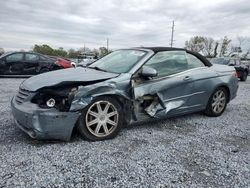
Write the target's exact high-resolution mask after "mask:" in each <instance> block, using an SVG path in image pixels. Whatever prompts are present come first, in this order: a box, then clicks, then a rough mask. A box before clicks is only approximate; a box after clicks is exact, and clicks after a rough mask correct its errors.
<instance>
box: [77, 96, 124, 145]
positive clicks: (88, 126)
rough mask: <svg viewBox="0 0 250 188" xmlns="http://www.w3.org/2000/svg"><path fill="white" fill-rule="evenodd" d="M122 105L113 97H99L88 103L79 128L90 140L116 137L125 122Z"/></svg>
mask: <svg viewBox="0 0 250 188" xmlns="http://www.w3.org/2000/svg"><path fill="white" fill-rule="evenodd" d="M121 110H122V109H121V105H120V104H119V103H118V101H117V100H115V99H114V98H111V97H98V98H96V99H95V100H93V102H92V103H91V104H90V105H88V106H87V107H86V108H85V109H84V110H83V111H82V115H81V116H80V118H79V120H78V123H77V129H78V131H79V133H80V134H81V136H82V137H83V138H85V139H87V140H90V141H99V140H106V139H111V138H114V137H115V136H116V135H117V134H118V132H119V131H120V129H121V127H122V123H123V113H122V111H121Z"/></svg>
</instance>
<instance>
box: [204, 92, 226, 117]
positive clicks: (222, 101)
mask: <svg viewBox="0 0 250 188" xmlns="http://www.w3.org/2000/svg"><path fill="white" fill-rule="evenodd" d="M227 101H228V92H227V90H226V89H225V88H223V87H219V88H217V89H216V90H215V91H214V92H213V94H212V95H211V97H210V98H209V101H208V104H207V108H206V110H205V114H206V115H207V116H211V117H217V116H220V115H221V114H222V113H223V112H224V111H225V109H226V107H227Z"/></svg>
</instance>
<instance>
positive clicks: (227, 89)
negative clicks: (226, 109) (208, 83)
mask: <svg viewBox="0 0 250 188" xmlns="http://www.w3.org/2000/svg"><path fill="white" fill-rule="evenodd" d="M220 87H221V88H224V89H225V90H226V91H227V95H228V97H227V103H229V101H230V99H231V92H230V89H229V87H228V86H227V85H226V84H221V85H218V86H217V87H216V88H215V89H214V90H213V92H212V94H213V93H214V91H215V90H216V89H218V88H220Z"/></svg>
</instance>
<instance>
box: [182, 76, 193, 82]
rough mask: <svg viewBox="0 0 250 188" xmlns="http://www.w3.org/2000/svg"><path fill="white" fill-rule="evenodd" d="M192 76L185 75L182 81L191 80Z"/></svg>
mask: <svg viewBox="0 0 250 188" xmlns="http://www.w3.org/2000/svg"><path fill="white" fill-rule="evenodd" d="M191 79H192V78H191V77H190V76H185V77H184V78H183V80H184V81H188V80H191Z"/></svg>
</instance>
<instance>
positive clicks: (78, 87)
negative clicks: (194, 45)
mask: <svg viewBox="0 0 250 188" xmlns="http://www.w3.org/2000/svg"><path fill="white" fill-rule="evenodd" d="M237 90H238V78H237V75H236V71H235V69H234V68H233V67H229V66H223V65H213V64H211V63H210V62H209V61H208V60H207V59H206V58H204V57H203V56H201V55H200V54H198V53H194V52H191V51H188V50H185V49H178V48H167V47H155V48H131V49H124V50H117V51H114V52H112V53H110V54H108V55H107V56H105V57H103V58H101V59H99V60H97V61H96V62H94V63H92V64H91V65H89V66H88V67H85V68H83V67H77V68H75V69H69V70H58V71H53V72H49V73H46V74H41V75H37V76H33V77H31V78H29V79H27V80H25V81H24V82H23V83H22V84H21V85H20V88H19V91H18V93H17V94H16V96H15V97H13V99H12V101H11V107H12V113H13V115H14V117H15V120H16V124H17V126H19V127H20V128H21V129H22V130H23V131H24V132H26V133H27V134H28V135H30V136H31V137H32V138H36V139H60V140H69V139H70V137H71V133H72V130H73V128H74V127H76V128H77V129H78V131H79V133H80V134H81V135H82V137H83V138H85V139H87V140H91V141H98V140H104V139H110V138H113V137H115V136H116V135H117V134H118V132H119V131H120V129H121V128H122V127H123V125H125V124H129V123H132V122H136V121H145V120H148V119H152V118H168V117H173V116H178V115H183V114H187V113H193V112H198V111H203V112H204V113H205V114H206V115H208V116H214V117H215V116H220V115H221V114H222V113H223V112H224V110H225V109H226V106H227V103H229V102H230V101H231V100H232V99H234V98H235V97H236V94H237Z"/></svg>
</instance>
